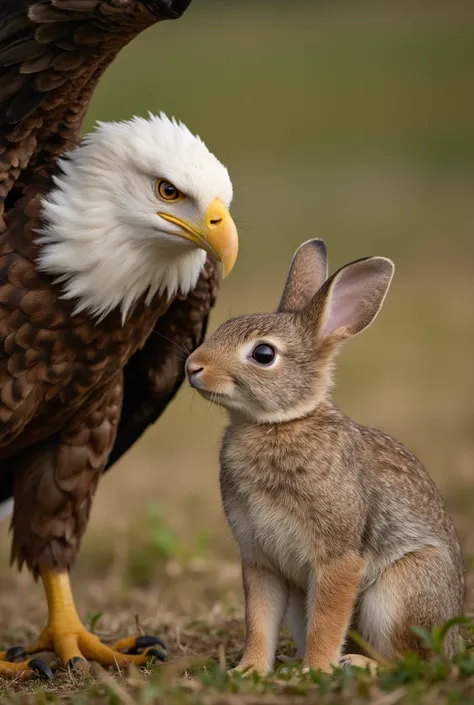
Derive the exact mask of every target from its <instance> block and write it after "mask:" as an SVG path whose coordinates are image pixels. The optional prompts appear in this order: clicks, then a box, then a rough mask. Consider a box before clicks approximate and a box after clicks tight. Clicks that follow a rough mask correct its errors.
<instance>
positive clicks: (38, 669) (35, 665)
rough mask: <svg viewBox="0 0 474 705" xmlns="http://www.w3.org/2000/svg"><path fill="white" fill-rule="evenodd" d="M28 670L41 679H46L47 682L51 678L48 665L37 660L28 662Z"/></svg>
mask: <svg viewBox="0 0 474 705" xmlns="http://www.w3.org/2000/svg"><path fill="white" fill-rule="evenodd" d="M28 668H31V670H32V671H35V673H37V674H38V675H39V676H41V678H46V680H48V681H50V680H52V678H53V672H52V670H51V669H50V667H49V666H48V664H46V663H45V662H44V661H41V659H39V658H34V659H32V660H31V661H28Z"/></svg>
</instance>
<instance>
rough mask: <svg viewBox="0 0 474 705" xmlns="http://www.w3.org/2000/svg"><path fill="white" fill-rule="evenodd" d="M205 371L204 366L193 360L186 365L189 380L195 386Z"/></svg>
mask: <svg viewBox="0 0 474 705" xmlns="http://www.w3.org/2000/svg"><path fill="white" fill-rule="evenodd" d="M203 369H204V367H203V365H200V364H199V362H193V360H188V362H187V363H186V374H187V375H188V380H189V383H190V384H191V385H192V386H194V384H195V383H196V381H197V378H198V376H199V374H200V372H202V371H203Z"/></svg>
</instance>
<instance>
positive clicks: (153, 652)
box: [145, 649, 166, 661]
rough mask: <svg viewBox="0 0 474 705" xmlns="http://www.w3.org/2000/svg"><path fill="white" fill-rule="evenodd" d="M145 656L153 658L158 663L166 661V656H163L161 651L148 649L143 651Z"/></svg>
mask: <svg viewBox="0 0 474 705" xmlns="http://www.w3.org/2000/svg"><path fill="white" fill-rule="evenodd" d="M145 656H150V657H152V656H153V657H154V658H155V659H157V660H158V661H166V654H164V653H163V652H162V651H158V649H148V650H147V651H145Z"/></svg>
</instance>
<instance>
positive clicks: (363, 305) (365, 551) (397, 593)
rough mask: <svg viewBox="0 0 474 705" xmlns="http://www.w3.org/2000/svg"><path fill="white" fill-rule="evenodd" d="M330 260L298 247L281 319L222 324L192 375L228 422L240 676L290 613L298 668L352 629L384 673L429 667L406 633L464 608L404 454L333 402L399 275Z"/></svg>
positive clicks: (334, 657) (435, 507) (459, 569)
mask: <svg viewBox="0 0 474 705" xmlns="http://www.w3.org/2000/svg"><path fill="white" fill-rule="evenodd" d="M326 260H327V257H326V246H325V244H324V242H323V241H322V240H310V241H309V242H306V243H304V244H303V245H301V247H300V248H299V249H298V250H297V252H296V254H295V256H294V258H293V262H292V264H291V268H290V271H289V274H288V278H287V281H286V285H285V289H284V292H283V295H282V298H281V301H280V304H279V306H278V309H277V312H276V313H273V314H256V315H252V316H242V317H239V318H235V319H233V320H230V321H227V322H226V323H224V324H223V325H222V326H221V327H220V328H219V329H218V330H217V331H216V332H215V333H214V334H213V335H212V336H211V337H210V338H209V339H208V340H207V341H206V342H205V343H204V344H203V345H202V346H201V347H200V348H198V349H197V350H196V351H195V352H193V353H192V355H191V356H190V357H189V359H188V362H187V366H186V371H187V376H188V379H189V382H190V384H191V385H192V386H193V387H194V388H195V389H197V390H198V391H199V392H200V393H201V394H202V395H203V396H204V397H205V398H207V399H210V400H211V401H213V402H216V403H217V404H220V405H221V406H223V407H225V408H226V409H227V410H228V412H229V418H230V421H229V425H228V427H227V430H226V432H225V437H224V442H223V446H222V451H221V473H220V483H221V491H222V499H223V503H224V510H225V514H226V517H227V520H228V522H229V524H230V526H231V529H232V532H233V534H234V536H235V538H236V540H237V541H238V544H239V547H240V552H241V558H242V574H243V584H244V591H245V601H246V629H247V638H246V645H245V651H244V654H243V657H242V660H241V662H240V664H239V665H238V667H237V668H238V669H239V670H243V669H247V668H249V667H253V669H255V670H257V671H258V672H260V673H267V672H268V671H269V670H270V669H271V668H272V665H273V662H274V658H275V651H276V646H277V640H278V635H279V630H280V625H281V622H282V619H283V617H284V615H285V614H286V616H287V621H288V624H289V627H290V630H291V632H292V635H293V638H294V641H295V643H296V645H297V647H298V654H297V656H298V655H300V656H303V655H304V665H305V666H306V667H308V668H320V669H323V670H328V669H330V668H331V666H332V665H335V664H338V663H340V661H341V658H342V657H343V655H344V653H345V645H346V635H347V632H348V629H349V628H352V629H355V630H356V631H357V632H358V633H359V634H361V635H362V637H363V638H364V639H365V640H366V642H368V643H369V644H370V645H371V646H372V647H373V648H374V649H375V650H376V651H377V652H378V653H379V654H380V655H381V656H382V657H384V658H386V659H391V658H393V657H395V656H396V655H397V654H398V653H401V652H404V651H406V650H414V651H416V652H417V653H418V654H420V655H421V656H422V657H428V656H429V655H430V654H429V652H428V651H427V650H426V648H425V646H424V645H423V643H422V642H421V641H420V640H419V639H418V637H417V636H416V635H415V634H414V633H413V632H412V631H411V629H410V627H411V625H418V626H421V627H424V628H426V629H430V628H431V627H432V626H433V625H435V624H441V623H444V622H445V621H446V620H448V619H450V618H451V617H455V616H457V615H459V614H460V613H461V611H462V609H463V601H464V569H463V559H462V554H461V549H460V546H459V541H458V538H457V536H456V532H455V530H454V527H453V524H452V522H451V519H450V517H449V516H448V514H447V512H446V509H445V506H444V504H443V501H442V499H441V497H440V495H439V493H438V490H437V489H436V487H435V485H434V483H433V482H432V480H431V479H430V477H429V476H428V474H427V472H426V471H425V469H424V468H423V466H422V465H421V464H420V463H419V461H418V460H417V459H416V458H415V456H414V455H413V454H412V453H411V452H410V451H409V450H407V449H406V448H405V447H404V446H402V445H401V444H400V443H398V442H397V441H395V440H394V439H393V438H391V437H390V436H387V435H386V434H385V433H382V432H380V431H376V430H374V429H371V428H366V427H364V426H360V425H359V424H357V423H355V422H354V421H352V420H351V419H349V418H347V416H344V414H343V413H342V412H341V411H340V410H339V409H338V407H337V406H335V404H334V403H333V402H332V401H331V399H330V392H331V386H332V370H333V367H334V361H335V358H336V354H337V352H338V350H339V348H340V345H341V343H342V342H343V341H344V340H345V339H346V338H349V337H351V336H354V335H356V334H357V333H360V332H361V331H363V330H364V329H365V328H367V327H368V326H369V325H370V323H372V321H373V320H374V318H375V317H376V315H377V313H378V311H379V309H380V307H381V305H382V303H383V300H384V298H385V295H386V293H387V290H388V288H389V285H390V282H391V279H392V276H393V272H394V265H393V263H392V262H391V261H390V260H389V259H385V258H384V257H368V258H366V259H360V260H358V261H356V262H351V263H350V264H348V265H346V266H345V267H342V268H341V269H340V270H339V271H338V272H336V273H335V274H334V275H333V276H332V277H330V278H329V279H327V266H326ZM456 635H457V628H453V629H451V631H450V632H448V635H447V637H446V640H445V652H446V654H447V655H452V654H453V652H454V651H455V649H456ZM357 658H358V657H357V656H356V657H353V656H352V655H351V656H350V657H347V658H346V662H347V661H349V662H352V663H359V664H360V662H361V661H362V662H364V661H363V657H360V656H359V661H358V660H357Z"/></svg>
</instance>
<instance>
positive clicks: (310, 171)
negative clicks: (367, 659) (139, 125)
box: [0, 0, 474, 705]
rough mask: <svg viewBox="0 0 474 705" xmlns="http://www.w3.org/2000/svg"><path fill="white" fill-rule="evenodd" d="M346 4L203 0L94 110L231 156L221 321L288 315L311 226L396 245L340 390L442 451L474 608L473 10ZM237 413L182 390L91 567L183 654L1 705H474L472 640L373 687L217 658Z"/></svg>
mask: <svg viewBox="0 0 474 705" xmlns="http://www.w3.org/2000/svg"><path fill="white" fill-rule="evenodd" d="M295 5H296V0H295ZM326 5H327V4H325V3H321V4H317V3H304V2H301V3H299V4H298V12H294V13H291V12H289V11H288V10H285V9H284V7H283V6H284V3H274V4H272V8H273V9H272V10H271V11H270V10H269V9H268V7H269V3H268V2H266V3H262V4H260V5H259V4H258V3H245V4H244V3H242V6H241V7H240V6H239V7H238V6H237V5H236V4H235V3H234V5H233V6H232V5H231V4H224V3H222V4H220V3H217V2H213V3H208V4H207V11H206V9H205V8H206V5H204V6H203V7H202V6H201V5H199V4H198V0H195V3H193V5H192V6H191V8H190V10H189V13H188V14H187V16H185V17H184V18H183V20H180V21H179V22H177V23H173V24H168V25H164V26H163V27H159V28H157V30H156V31H153V32H150V33H147V35H145V36H144V37H143V38H141V39H140V40H139V41H137V42H135V43H134V44H133V45H132V46H131V47H130V48H129V49H127V50H126V51H125V52H124V53H123V55H122V56H121V57H119V60H118V61H117V62H116V63H115V64H114V66H113V67H112V68H111V69H110V71H109V72H108V74H107V76H106V78H105V80H104V81H103V83H102V84H101V86H100V88H99V91H98V93H97V95H96V96H95V98H94V101H93V106H92V109H91V114H90V118H91V119H90V121H89V124H90V122H91V120H92V118H101V119H110V118H121V117H127V116H128V115H129V114H130V106H131V105H133V110H134V111H136V112H140V113H145V111H146V110H147V109H152V110H157V109H159V108H165V109H166V110H167V111H169V112H174V113H176V114H177V115H178V117H182V118H183V119H185V120H186V122H188V123H189V124H190V126H191V127H192V128H194V129H197V130H198V131H199V132H200V133H201V134H202V136H203V137H204V138H205V139H206V140H207V141H208V142H209V143H210V146H211V147H212V148H213V149H215V151H216V152H217V154H219V155H220V156H221V157H222V158H223V159H224V160H225V162H226V163H227V164H228V166H229V168H230V171H231V174H233V175H234V182H235V183H236V185H237V188H236V203H235V213H236V214H237V219H238V220H239V222H240V223H241V243H242V247H241V257H240V259H239V264H238V266H237V267H236V269H235V270H234V272H233V274H232V277H230V278H229V279H228V280H226V282H225V286H224V287H223V290H222V295H221V297H220V301H219V305H218V307H217V309H216V311H215V314H214V316H213V320H212V326H213V327H214V326H216V325H217V324H218V323H219V322H220V321H222V320H223V319H224V318H226V317H228V316H229V315H231V314H236V313H239V312H243V311H249V312H250V311H255V310H257V309H260V310H261V309H264V310H269V309H271V307H272V306H273V305H274V304H275V302H276V301H277V300H278V296H279V293H280V287H281V284H282V281H283V278H284V274H285V270H286V267H287V265H288V262H289V260H290V257H291V254H292V252H293V250H294V249H295V247H296V246H297V245H298V244H299V243H300V242H301V241H302V240H304V239H307V238H308V237H311V236H323V237H325V238H326V239H327V241H328V243H329V252H330V260H331V267H332V269H335V268H336V267H338V266H339V265H341V264H343V263H344V262H345V261H348V260H350V259H353V258H357V257H360V256H363V255H366V254H383V255H387V256H391V257H393V258H394V259H395V262H396V266H397V273H396V277H395V281H394V285H393V289H392V291H391V293H390V295H389V297H388V300H387V304H386V306H385V308H384V311H383V313H382V315H381V316H380V317H379V319H378V320H377V322H376V324H375V325H374V326H373V327H372V328H371V329H370V330H369V331H368V332H367V334H364V335H363V336H361V337H360V339H356V340H354V341H353V342H352V343H351V344H350V345H348V346H347V349H346V351H345V352H344V354H343V356H342V358H341V364H340V368H339V372H338V386H337V400H338V402H339V403H340V404H341V406H342V407H343V408H344V409H345V410H346V411H347V412H348V413H351V414H353V415H354V416H355V417H356V418H357V419H358V420H360V421H362V422H365V423H368V424H371V425H375V426H379V427H381V428H383V429H384V430H386V431H388V432H391V433H392V434H393V435H395V436H397V437H399V438H400V439H401V440H403V441H404V442H406V443H407V445H409V446H410V447H411V448H412V449H413V450H414V451H415V452H416V453H417V454H418V455H419V456H420V457H421V458H422V459H423V460H424V462H425V463H426V465H427V467H428V468H429V470H430V472H431V474H432V475H433V477H434V478H435V480H436V481H437V483H438V485H439V486H440V488H441V491H442V492H443V494H444V496H445V497H446V499H447V502H448V504H449V506H450V509H451V510H452V512H453V514H454V517H455V521H456V525H457V527H458V530H459V533H460V535H461V539H462V542H463V546H464V549H465V553H466V561H467V564H468V569H469V589H468V600H467V612H468V613H469V614H473V607H474V589H473V588H474V563H473V559H472V556H473V555H474V530H473V526H474V503H473V499H474V436H473V433H472V421H473V418H474V394H473V391H474V384H473V376H472V351H473V343H474V317H473V315H472V301H473V300H474V278H473V262H474V237H473V223H474V199H473V197H472V196H473V192H474V119H473V117H474V112H473V109H474V104H473V92H472V90H469V86H472V84H473V74H474V44H473V42H472V31H473V27H474V13H473V12H472V9H470V8H469V6H468V3H459V4H458V3H456V2H450V3H445V4H441V3H440V4H438V5H437V6H436V8H432V7H431V3H430V7H429V8H428V9H426V8H425V9H423V3H421V4H419V5H417V8H418V9H416V10H413V11H408V5H406V6H404V7H403V8H402V11H399V10H397V9H396V7H395V4H394V5H393V7H390V9H389V8H388V6H387V7H386V4H385V3H383V8H382V7H378V5H377V4H376V3H375V4H374V3H372V6H371V8H369V9H362V10H361V11H360V13H359V14H358V13H356V12H354V11H352V10H351V9H350V8H349V6H348V5H347V6H343V5H341V6H338V4H337V3H335V2H334V3H332V4H331V9H328V8H327V7H326ZM263 7H265V8H266V9H264V10H263V9H262V8H263ZM337 7H339V9H337ZM397 7H398V4H397ZM201 12H202V14H201ZM243 46H245V52H243V51H242V47H243ZM183 47H185V51H183ZM216 57H218V59H216ZM191 65H192V74H191V69H190V66H191ZM157 75H158V77H157ZM126 79H129V80H126ZM217 89H218V90H219V93H218V95H219V100H218V101H217V104H216V90H217ZM223 423H224V417H223V416H222V414H221V413H220V412H219V411H218V410H217V409H211V408H210V407H209V406H207V405H206V404H205V403H204V402H203V401H202V400H201V399H199V398H196V397H194V396H193V395H192V394H191V392H190V390H188V389H183V391H182V392H181V394H180V395H179V398H178V399H177V400H176V402H174V403H173V405H172V407H171V408H170V409H169V410H168V411H167V413H166V414H165V416H164V418H163V419H162V420H160V423H159V424H157V426H156V427H155V428H153V429H150V431H149V432H148V433H147V434H146V435H145V437H144V438H143V439H142V440H141V441H140V443H138V444H137V445H136V446H135V447H134V448H133V449H132V451H131V452H130V453H129V454H128V455H127V456H126V457H125V458H124V459H123V460H122V461H121V462H120V463H119V464H118V465H117V467H115V468H114V469H113V470H112V471H111V472H110V473H109V474H108V475H107V477H106V478H104V480H103V482H102V484H101V487H100V489H99V492H98V496H97V499H96V503H95V507H94V512H93V517H92V520H91V523H90V527H89V531H88V534H87V536H86V540H85V542H84V546H83V550H82V553H81V556H80V560H79V563H78V566H77V570H76V571H75V573H74V576H73V579H74V584H75V589H76V594H77V599H78V605H79V609H80V613H81V615H82V616H83V617H84V619H85V620H86V621H87V618H88V617H87V616H88V615H94V614H97V613H103V617H102V618H101V619H100V621H99V623H98V631H99V633H100V634H101V636H103V637H104V638H105V639H107V640H112V639H113V638H114V637H115V636H117V635H119V634H120V635H123V634H125V633H134V632H135V631H136V630H137V628H140V629H143V630H144V631H146V632H148V633H157V634H159V635H162V636H163V635H164V636H165V637H166V639H167V641H168V644H169V647H170V657H171V658H170V663H169V666H166V667H165V668H163V667H160V668H156V669H154V671H153V674H143V675H138V674H137V673H133V674H132V675H130V676H127V675H126V674H122V676H121V677H119V678H118V679H112V680H110V679H109V678H108V677H106V675H104V673H102V672H101V673H99V674H98V675H96V676H93V677H92V678H91V680H90V681H85V682H83V681H80V680H77V679H75V678H72V677H71V676H69V675H68V674H63V675H60V674H58V676H57V678H56V679H55V681H54V683H53V685H51V686H50V687H48V688H46V690H41V692H40V691H37V686H35V685H31V684H30V685H28V684H27V685H25V684H24V685H21V686H20V685H17V684H13V685H11V684H10V685H8V684H5V685H2V686H0V695H1V702H2V703H3V702H5V703H18V704H20V703H33V702H39V703H46V702H54V701H55V700H54V698H56V699H57V700H61V701H63V702H70V703H73V704H74V705H79V703H83V702H84V703H85V702H90V703H100V704H101V705H105V703H111V704H112V703H113V704H116V703H125V704H127V705H128V704H129V703H143V705H145V703H155V702H156V703H170V704H171V705H175V704H176V705H179V704H180V703H186V704H187V703H193V704H194V703H199V702H203V703H206V704H207V705H210V704H211V703H216V705H217V703H219V705H232V704H233V703H234V702H239V703H240V702H242V703H247V704H248V705H257V703H258V704H260V703H291V702H296V701H297V702H300V701H301V699H302V698H303V696H309V695H310V696H311V698H309V697H308V700H310V699H312V700H315V699H316V696H317V698H318V702H322V703H345V702H347V703H348V702H351V703H355V705H357V703H365V702H370V703H372V705H396V704H397V703H401V704H405V703H410V702H417V703H425V702H426V703H457V702H463V703H469V702H473V703H474V681H473V678H474V675H469V674H470V673H472V674H474V665H473V664H472V663H471V656H470V654H469V653H468V654H467V655H464V656H463V657H462V658H461V657H460V658H459V662H458V663H456V664H451V665H445V664H435V665H431V666H429V667H428V666H426V667H425V666H422V665H421V664H419V663H416V662H406V663H403V664H400V665H399V666H398V668H397V669H396V670H395V672H393V673H392V674H389V675H386V676H383V677H381V678H380V679H379V680H377V681H375V682H374V683H371V682H370V681H369V679H368V677H367V675H366V674H359V675H358V676H354V675H353V674H351V673H350V671H349V672H347V671H346V672H345V673H343V674H342V673H340V674H336V676H335V678H334V679H332V680H331V679H329V678H321V677H319V676H314V680H311V679H308V678H306V679H304V678H303V679H302V678H300V677H299V676H298V674H293V676H291V677H290V676H289V675H288V674H287V675H285V674H284V673H280V674H279V675H278V676H277V677H274V678H273V679H270V680H269V681H268V682H265V683H260V682H253V681H252V680H250V681H248V682H245V683H242V682H240V681H226V680H225V677H224V676H223V675H222V672H221V671H219V669H218V665H219V664H220V666H223V665H224V664H226V665H232V664H234V663H235V661H236V659H237V657H238V655H239V653H240V651H241V649H242V641H243V632H242V593H241V588H240V578H239V566H238V563H237V554H236V550H235V546H234V545H233V542H232V541H231V538H230V536H229V533H228V530H227V528H226V526H225V523H224V520H223V517H222V513H221V508H220V500H219V495H218V486H217V472H218V469H217V448H218V443H219V438H220V434H221V430H222V426H223ZM177 439H178V441H179V442H177ZM8 551H9V537H8V533H7V526H5V525H4V526H0V560H1V562H2V566H3V570H2V571H1V575H0V634H1V638H2V640H3V642H4V645H5V646H8V645H11V644H18V643H21V642H23V641H25V640H29V639H31V638H32V637H34V636H35V635H36V634H37V632H38V629H39V628H40V627H41V626H42V623H43V622H44V619H45V603H44V599H43V595H42V591H41V588H40V586H38V585H33V584H32V582H31V580H30V578H29V576H28V575H26V574H22V575H18V574H17V573H15V572H13V571H9V570H8ZM137 622H138V625H139V626H138V627H137ZM288 648H289V642H288V640H287V639H284V640H283V642H282V650H283V651H287V650H288ZM182 659H184V661H183V660H182ZM188 659H190V660H188ZM202 659H204V661H205V665H202V661H201V660H202ZM210 662H213V663H214V664H217V666H216V665H214V666H212V665H209V664H210ZM199 664H201V665H199ZM471 668H472V670H469V669H471Z"/></svg>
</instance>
